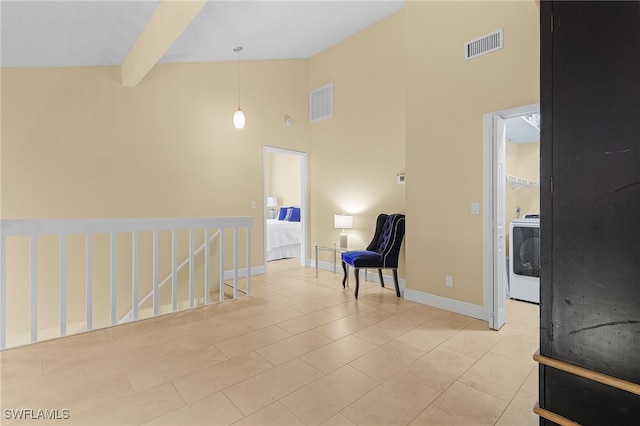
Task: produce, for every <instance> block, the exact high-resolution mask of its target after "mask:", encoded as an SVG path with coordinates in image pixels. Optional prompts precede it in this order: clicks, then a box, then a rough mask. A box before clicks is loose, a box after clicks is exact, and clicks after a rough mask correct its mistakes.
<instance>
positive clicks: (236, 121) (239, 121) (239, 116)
mask: <svg viewBox="0 0 640 426" xmlns="http://www.w3.org/2000/svg"><path fill="white" fill-rule="evenodd" d="M244 121H245V120H244V112H242V110H241V109H240V107H238V110H237V111H236V113H235V114H233V127H235V128H236V129H242V128H244Z"/></svg>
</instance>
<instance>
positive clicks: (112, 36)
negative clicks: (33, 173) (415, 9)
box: [0, 0, 404, 67]
mask: <svg viewBox="0 0 640 426" xmlns="http://www.w3.org/2000/svg"><path fill="white" fill-rule="evenodd" d="M158 3H159V1H157V0H127V1H113V0H94V1H83V0H71V1H57V0H44V1H32V0H1V1H0V25H1V26H0V35H1V44H0V61H1V62H0V65H1V66H2V67H45V66H54V67H58V66H98V65H121V64H122V62H123V61H124V59H125V58H126V56H127V54H128V53H129V50H130V49H131V47H132V46H133V44H134V43H135V41H136V40H137V39H138V37H139V35H140V33H141V32H142V30H143V29H144V27H145V25H146V23H147V22H148V20H149V19H150V18H151V16H152V15H153V13H154V10H155V8H156V7H157V5H158ZM403 7H404V0H376V1H365V0H348V1H345V0H341V1H328V0H320V1H303V0H297V1H265V0H261V1H244V0H236V1H221V0H210V1H209V2H208V3H207V5H205V7H204V8H203V9H202V11H201V12H200V14H199V15H198V16H196V18H195V19H194V20H193V21H192V22H191V24H190V25H189V27H187V29H186V30H185V31H184V32H183V33H182V34H181V36H180V37H179V38H178V39H177V40H176V42H175V43H174V44H173V45H172V46H171V47H170V48H169V50H168V51H167V52H166V54H165V55H164V57H163V58H162V59H161V60H160V62H208V61H229V60H235V59H236V58H237V55H236V54H235V53H234V52H233V48H234V47H236V46H243V50H242V52H241V54H240V59H241V60H254V59H296V58H308V57H311V56H313V55H315V54H317V53H319V52H321V51H323V50H325V49H327V48H328V47H330V46H332V45H334V44H336V43H339V42H340V41H342V40H344V39H346V38H348V37H349V36H351V35H353V34H355V33H357V32H358V31H360V30H362V29H364V28H366V27H368V26H370V25H372V24H373V23H375V22H378V21H380V20H382V19H384V18H386V17H387V16H390V15H392V14H394V13H395V12H397V11H399V10H401V9H402V8H403Z"/></svg>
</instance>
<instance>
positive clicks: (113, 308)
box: [109, 232, 118, 325]
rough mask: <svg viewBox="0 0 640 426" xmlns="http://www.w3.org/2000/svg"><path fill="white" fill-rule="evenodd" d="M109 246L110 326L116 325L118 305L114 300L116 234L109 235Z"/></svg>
mask: <svg viewBox="0 0 640 426" xmlns="http://www.w3.org/2000/svg"><path fill="white" fill-rule="evenodd" d="M109 244H110V248H111V254H110V256H109V258H110V260H109V263H110V275H111V283H110V285H109V286H110V290H111V297H110V299H111V315H110V321H111V325H115V324H116V306H117V304H118V300H117V299H116V296H117V295H116V278H117V277H116V274H117V258H116V233H115V232H110V233H109Z"/></svg>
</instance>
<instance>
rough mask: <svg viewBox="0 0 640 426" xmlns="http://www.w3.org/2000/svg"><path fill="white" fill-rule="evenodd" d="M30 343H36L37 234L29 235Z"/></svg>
mask: <svg viewBox="0 0 640 426" xmlns="http://www.w3.org/2000/svg"><path fill="white" fill-rule="evenodd" d="M30 243H31V247H30V248H31V256H30V258H31V276H30V278H31V343H35V342H37V341H38V234H35V233H34V234H31V238H30Z"/></svg>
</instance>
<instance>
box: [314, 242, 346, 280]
mask: <svg viewBox="0 0 640 426" xmlns="http://www.w3.org/2000/svg"><path fill="white" fill-rule="evenodd" d="M319 250H324V251H330V252H333V273H334V274H335V273H337V272H338V271H337V270H336V262H337V260H338V253H344V252H347V251H349V249H346V248H340V247H336V245H335V244H334V245H333V247H326V246H319V245H316V278H318V263H319V261H318V251H319Z"/></svg>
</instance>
